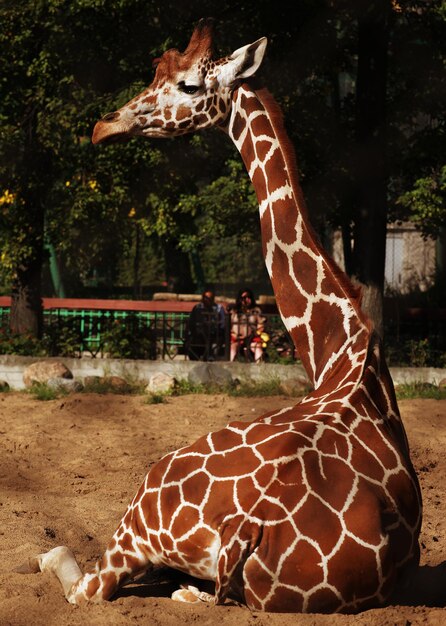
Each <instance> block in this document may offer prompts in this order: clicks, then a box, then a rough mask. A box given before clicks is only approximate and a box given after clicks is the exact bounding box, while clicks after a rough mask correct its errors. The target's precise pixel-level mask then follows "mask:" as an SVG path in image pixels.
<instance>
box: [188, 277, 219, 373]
mask: <svg viewBox="0 0 446 626" xmlns="http://www.w3.org/2000/svg"><path fill="white" fill-rule="evenodd" d="M224 336H225V311H224V309H223V307H222V306H221V305H220V304H217V303H216V302H215V296H214V293H213V291H211V290H210V289H207V290H206V291H204V292H203V294H202V296H201V302H199V303H198V304H196V305H195V306H194V308H193V309H192V311H191V313H190V316H189V322H188V329H187V339H186V346H187V349H186V351H187V354H188V356H189V359H191V360H192V361H198V360H201V361H212V360H214V359H215V358H216V357H217V356H218V354H219V352H220V350H221V348H222V346H223V343H224Z"/></svg>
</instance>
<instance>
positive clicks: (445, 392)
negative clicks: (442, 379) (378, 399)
mask: <svg viewBox="0 0 446 626" xmlns="http://www.w3.org/2000/svg"><path fill="white" fill-rule="evenodd" d="M395 392H396V397H397V398H398V400H413V399H415V398H430V399H432V400H446V387H437V385H432V384H431V383H420V382H418V383H409V384H406V385H397V387H395Z"/></svg>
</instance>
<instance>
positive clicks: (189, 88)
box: [178, 81, 200, 95]
mask: <svg viewBox="0 0 446 626" xmlns="http://www.w3.org/2000/svg"><path fill="white" fill-rule="evenodd" d="M178 89H179V90H180V91H182V92H183V93H187V94H189V95H192V94H194V93H197V91H198V90H199V89H200V87H199V86H198V85H186V83H185V82H184V81H181V82H179V83H178Z"/></svg>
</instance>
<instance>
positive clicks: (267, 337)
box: [0, 307, 295, 361]
mask: <svg viewBox="0 0 446 626" xmlns="http://www.w3.org/2000/svg"><path fill="white" fill-rule="evenodd" d="M9 311H10V309H9V307H0V328H1V329H6V328H7V327H8V325H9ZM264 317H265V320H266V321H265V333H264V336H263V338H262V339H261V340H262V342H263V344H262V345H263V359H264V360H271V361H277V360H278V359H279V358H281V359H284V358H286V359H294V356H295V355H294V348H293V345H292V341H291V339H290V337H289V335H288V333H287V332H286V330H285V328H284V326H283V323H282V321H281V318H280V316H279V315H278V314H265V315H264ZM189 319H190V313H189V312H169V311H128V310H104V309H68V308H59V309H49V310H46V309H45V310H44V345H45V347H46V349H47V351H48V353H49V354H51V355H54V356H56V355H61V356H62V355H65V356H79V357H81V356H83V355H88V356H91V357H93V358H94V357H103V356H112V357H113V356H114V357H120V358H142V359H174V358H187V359H191V360H229V358H230V318H229V315H225V319H224V324H223V326H220V325H219V324H218V320H217V319H216V318H215V319H213V318H212V315H211V316H210V317H209V316H208V318H207V320H205V323H204V324H203V326H202V328H201V329H199V331H198V333H197V332H196V333H192V332H191V329H190V327H189ZM246 346H247V348H248V349H246V350H243V349H240V350H238V354H237V359H238V360H246V361H249V360H252V354H251V351H250V350H249V344H248V343H247V344H246Z"/></svg>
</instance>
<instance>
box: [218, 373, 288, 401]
mask: <svg viewBox="0 0 446 626" xmlns="http://www.w3.org/2000/svg"><path fill="white" fill-rule="evenodd" d="M225 392H226V393H227V394H228V395H229V396H235V397H242V396H243V397H248V398H252V397H255V396H283V395H286V394H285V393H284V390H283V387H282V385H281V382H280V380H278V379H275V378H273V379H271V380H267V381H264V382H245V383H240V384H239V385H235V386H233V387H230V388H227V389H226V390H225Z"/></svg>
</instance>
